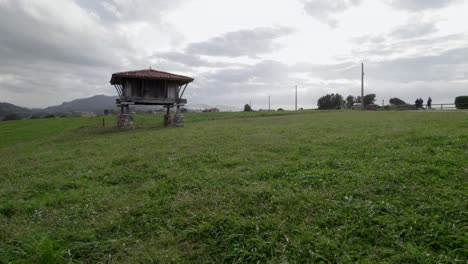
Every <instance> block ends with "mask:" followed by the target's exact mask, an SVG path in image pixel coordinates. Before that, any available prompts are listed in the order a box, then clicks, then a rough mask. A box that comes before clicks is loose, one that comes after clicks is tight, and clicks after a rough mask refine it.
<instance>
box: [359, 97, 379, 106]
mask: <svg viewBox="0 0 468 264" xmlns="http://www.w3.org/2000/svg"><path fill="white" fill-rule="evenodd" d="M375 97H376V95H375V94H366V95H364V105H371V104H374V102H375ZM356 102H358V103H361V102H362V101H361V96H358V97H357V99H356Z"/></svg>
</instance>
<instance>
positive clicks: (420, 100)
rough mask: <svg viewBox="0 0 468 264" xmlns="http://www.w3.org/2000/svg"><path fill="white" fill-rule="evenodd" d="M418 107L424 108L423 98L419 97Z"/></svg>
mask: <svg viewBox="0 0 468 264" xmlns="http://www.w3.org/2000/svg"><path fill="white" fill-rule="evenodd" d="M419 107H420V108H421V109H424V100H423V99H422V98H419Z"/></svg>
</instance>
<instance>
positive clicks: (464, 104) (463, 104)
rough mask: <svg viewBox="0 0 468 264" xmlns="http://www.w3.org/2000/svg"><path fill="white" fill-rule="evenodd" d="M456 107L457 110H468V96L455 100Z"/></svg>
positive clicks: (458, 97)
mask: <svg viewBox="0 0 468 264" xmlns="http://www.w3.org/2000/svg"><path fill="white" fill-rule="evenodd" d="M455 106H456V107H457V109H468V95H464V96H457V97H456V98H455Z"/></svg>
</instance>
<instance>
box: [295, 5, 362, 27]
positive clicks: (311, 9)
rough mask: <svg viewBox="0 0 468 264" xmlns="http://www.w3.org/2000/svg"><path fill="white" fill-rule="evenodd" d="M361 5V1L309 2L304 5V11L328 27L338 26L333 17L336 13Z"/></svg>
mask: <svg viewBox="0 0 468 264" xmlns="http://www.w3.org/2000/svg"><path fill="white" fill-rule="evenodd" d="M360 4H361V0H335V1H329V0H309V1H306V2H305V3H304V9H305V11H306V12H307V13H308V14H309V15H311V16H312V17H314V18H315V19H317V20H318V21H320V22H322V23H326V24H328V25H329V26H330V27H336V26H338V20H337V19H335V18H334V17H333V15H334V14H336V13H341V12H344V11H346V10H347V9H349V8H351V7H355V6H358V5H360Z"/></svg>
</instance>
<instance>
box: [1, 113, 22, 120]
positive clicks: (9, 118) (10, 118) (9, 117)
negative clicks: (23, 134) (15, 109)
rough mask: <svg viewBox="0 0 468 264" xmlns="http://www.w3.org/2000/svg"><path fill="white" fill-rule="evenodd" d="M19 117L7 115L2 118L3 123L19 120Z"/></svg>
mask: <svg viewBox="0 0 468 264" xmlns="http://www.w3.org/2000/svg"><path fill="white" fill-rule="evenodd" d="M20 119H21V117H20V116H19V115H17V114H8V115H6V116H5V117H4V118H3V121H11V120H20Z"/></svg>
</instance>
